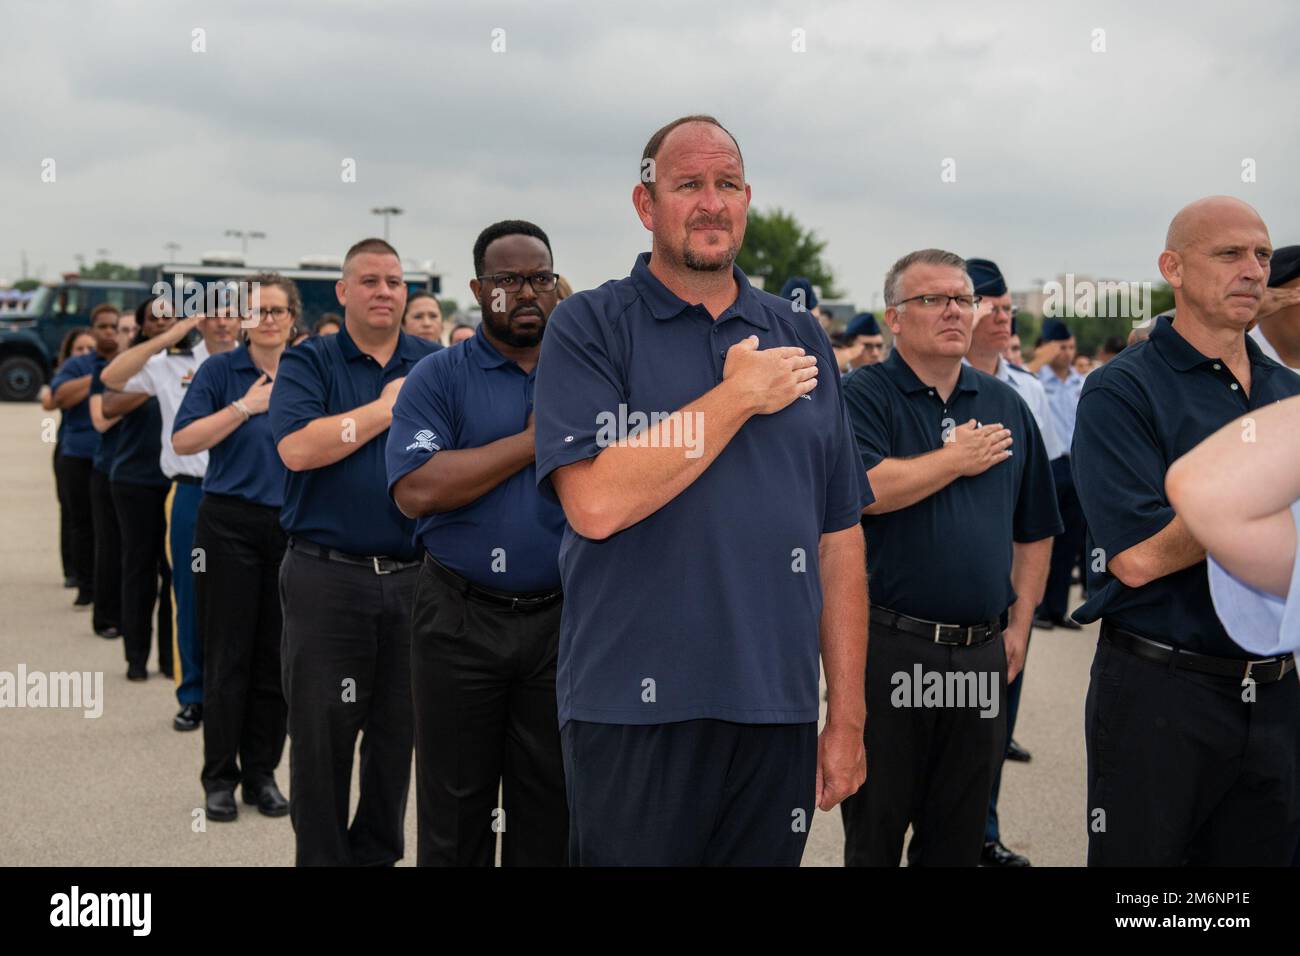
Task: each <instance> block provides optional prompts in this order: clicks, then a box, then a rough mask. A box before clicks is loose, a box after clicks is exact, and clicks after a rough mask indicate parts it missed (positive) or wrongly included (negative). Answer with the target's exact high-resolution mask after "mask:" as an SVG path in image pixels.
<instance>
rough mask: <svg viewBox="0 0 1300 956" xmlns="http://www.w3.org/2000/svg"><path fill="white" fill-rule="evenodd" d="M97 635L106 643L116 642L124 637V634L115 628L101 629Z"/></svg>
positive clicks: (97, 631)
mask: <svg viewBox="0 0 1300 956" xmlns="http://www.w3.org/2000/svg"><path fill="white" fill-rule="evenodd" d="M95 633H96V634H98V635H99V636H100V637H102V638H103V639H104V640H106V641H112V640H116V639H117V638H119V637H121V636H122V632H121V631H119V630H118V629H117V628H115V627H101V628H98V629H97V630H96V631H95Z"/></svg>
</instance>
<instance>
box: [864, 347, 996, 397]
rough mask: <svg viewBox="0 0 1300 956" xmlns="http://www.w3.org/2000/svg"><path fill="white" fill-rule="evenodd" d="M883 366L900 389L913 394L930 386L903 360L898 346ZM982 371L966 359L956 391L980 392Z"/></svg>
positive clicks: (958, 375) (959, 375)
mask: <svg viewBox="0 0 1300 956" xmlns="http://www.w3.org/2000/svg"><path fill="white" fill-rule="evenodd" d="M880 364H881V368H883V369H884V370H885V374H886V375H888V376H889V377H890V378H891V379H892V380H893V382H894V384H895V385H897V386H898V389H899V391H901V392H903V393H904V394H907V395H911V394H914V393H916V392H928V391H930V390H931V389H930V386H929V385H926V384H925V382H923V381H921V380H920V379H919V378H917V377H916V373H915V372H913V371H912V367H911V366H910V365H908V364H907V362H905V361H904V360H903V356H902V354H901V353H900V352H899V351H898V348H897V346H895V348H894V349H893V350H892V351H891V352H890V353H889V358H887V359H885V360H884V361H883V362H882V363H880ZM979 376H980V373H979V372H977V371H976V370H975V369H974V368H973V367H972V366H971V364H970V363H969V362H967V361H966V360H965V359H963V360H962V363H961V371H960V372H959V373H958V374H957V387H956V388H955V389H953V392H954V394H955V393H956V392H978V391H979V390H980V382H979Z"/></svg>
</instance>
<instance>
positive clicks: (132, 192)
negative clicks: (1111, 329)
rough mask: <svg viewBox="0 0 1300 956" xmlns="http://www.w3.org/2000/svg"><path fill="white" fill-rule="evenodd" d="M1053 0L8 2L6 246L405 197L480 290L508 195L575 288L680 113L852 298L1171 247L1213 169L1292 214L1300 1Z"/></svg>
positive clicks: (36, 246) (1147, 273) (64, 245)
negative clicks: (796, 228)
mask: <svg viewBox="0 0 1300 956" xmlns="http://www.w3.org/2000/svg"><path fill="white" fill-rule="evenodd" d="M1057 6H1058V5H1057V4H1044V3H1031V2H1024V3H1013V2H996V0H993V2H985V3H982V4H972V3H962V2H955V3H932V4H906V5H904V4H900V3H888V4H886V3H876V4H870V5H864V4H862V3H860V2H845V3H784V2H765V0H749V2H734V3H733V2H718V0H690V2H676V0H655V2H652V3H622V2H618V3H613V2H609V0H603V2H602V0H592V2H574V3H537V2H533V3H493V2H486V0H475V2H473V3H457V4H450V3H441V2H435V3H429V2H412V3H396V2H381V0H346V2H345V0H302V2H298V0H274V2H267V0H262V2H246V0H222V2H215V0H214V2H184V0H181V2H176V0H168V2H166V3H162V2H158V3H152V2H150V3H146V2H134V3H132V2H115V0H95V2H94V3H90V2H77V3H71V2H54V0H6V2H5V5H4V10H3V13H2V14H0V63H2V64H3V71H4V79H3V82H0V116H2V117H3V121H4V122H3V132H2V133H0V224H2V226H3V228H2V229H0V276H3V277H6V278H9V279H14V278H17V277H18V275H19V268H20V255H21V251H22V250H26V252H27V257H28V261H29V263H30V267H31V269H32V271H33V272H35V271H36V270H37V269H39V268H41V267H42V266H43V267H44V271H45V276H46V277H52V276H53V275H55V274H56V273H57V272H59V271H61V270H65V269H71V268H75V260H74V255H75V254H77V253H82V254H84V255H85V256H86V257H87V259H88V260H91V261H93V260H94V259H95V258H97V257H96V254H95V253H96V250H97V249H101V248H103V249H108V250H110V256H109V257H110V258H112V259H114V260H117V261H124V262H127V263H130V264H132V265H137V264H139V263H141V262H156V261H161V260H164V259H165V258H166V256H167V253H166V252H165V251H164V249H163V244H164V243H165V242H168V241H175V242H179V243H180V244H181V247H182V248H181V251H180V253H179V257H178V258H179V259H180V260H181V261H193V260H195V259H197V258H198V256H199V255H201V254H202V253H203V252H205V251H208V250H215V249H231V248H234V249H238V241H237V240H233V239H227V238H224V237H223V233H224V231H225V230H226V229H230V228H242V229H260V230H263V231H265V232H266V233H268V236H269V238H268V239H266V240H260V241H255V242H254V243H253V245H252V247H251V249H250V256H249V258H250V260H252V261H253V262H254V263H255V264H258V265H276V266H286V265H292V264H295V263H296V262H297V261H298V259H299V258H300V257H302V256H304V255H312V254H325V255H335V256H339V255H342V253H343V252H344V251H345V250H346V248H347V247H348V245H349V244H351V243H352V242H353V241H355V240H357V239H359V238H362V237H363V236H365V235H369V234H376V233H379V232H380V231H381V230H382V224H381V222H380V220H379V219H378V217H375V216H372V215H370V213H369V210H370V209H371V208H372V207H374V206H378V205H388V204H394V205H397V206H400V207H403V208H404V209H405V210H406V214H405V215H404V216H401V217H399V218H397V219H395V220H394V222H393V227H392V240H393V242H394V244H395V245H396V246H397V247H398V249H399V251H401V253H402V254H403V256H404V257H407V258H410V259H418V260H428V259H432V260H433V261H434V263H435V266H436V268H437V269H438V270H439V271H440V272H441V273H442V275H443V277H444V289H445V290H446V291H447V292H448V293H449V294H451V295H452V296H454V297H456V298H458V299H460V300H461V302H462V303H463V302H465V300H466V299H467V298H468V290H467V288H466V283H467V281H468V279H469V276H470V274H471V272H472V268H471V266H472V262H471V255H470V250H471V247H472V245H473V241H474V238H475V236H476V235H477V234H478V232H479V230H481V229H482V227H483V226H485V225H487V224H489V223H491V222H493V221H495V220H498V219H504V218H523V219H531V220H533V221H534V222H536V223H537V224H539V225H540V226H542V228H544V229H545V230H546V231H547V232H548V233H549V235H550V237H551V242H552V245H553V247H554V251H555V262H556V267H557V269H558V270H559V271H561V272H563V273H564V274H565V275H567V276H569V277H570V278H571V279H572V281H573V282H574V285H575V287H577V288H587V287H591V286H594V285H597V284H599V283H601V282H603V281H605V280H606V279H609V278H615V277H618V276H622V275H626V274H627V272H628V270H629V268H630V267H631V265H632V261H633V259H634V257H635V255H636V254H637V253H638V252H640V251H642V250H645V249H647V248H648V247H649V234H648V233H646V232H645V231H644V230H643V228H642V227H641V225H640V223H639V222H638V221H637V219H636V217H635V215H634V214H633V211H632V208H631V201H630V194H631V190H632V187H633V185H634V184H635V182H636V177H637V173H638V162H639V159H640V154H641V149H642V147H643V146H644V144H645V141H646V139H647V138H648V137H649V134H650V133H651V132H653V131H654V130H655V129H656V128H657V127H658V126H660V125H662V124H663V123H664V122H666V121H668V120H670V119H672V118H674V117H675V116H678V115H681V114H684V113H690V112H707V113H713V114H714V115H716V116H717V117H718V118H719V119H720V120H721V121H722V122H723V123H724V124H726V125H727V126H728V127H729V128H730V129H731V131H732V132H733V133H734V134H735V136H736V137H737V139H738V140H739V141H740V144H741V147H742V149H743V150H744V155H745V160H746V175H747V178H748V180H749V182H750V184H751V185H752V187H753V201H754V204H755V205H756V206H757V207H759V208H768V207H771V206H781V207H784V208H786V209H787V210H790V211H791V212H793V213H794V214H795V215H796V216H797V217H798V219H799V220H800V221H801V222H802V223H804V224H805V225H806V226H809V227H811V228H813V229H815V230H816V232H817V233H818V234H819V236H821V237H822V238H824V239H826V240H827V241H828V246H827V251H826V254H827V258H828V260H829V262H830V264H831V266H832V268H833V270H834V273H835V275H836V277H837V280H838V282H839V284H840V285H841V286H842V287H843V288H844V289H846V290H847V291H848V293H849V294H850V297H851V298H852V299H854V300H855V301H857V302H858V304H859V305H869V304H871V303H872V302H873V299H874V297H875V296H877V295H878V293H879V290H880V287H881V283H882V279H883V276H884V272H885V270H886V269H887V268H888V266H889V265H890V263H891V262H892V261H893V260H894V259H896V258H897V257H898V256H899V255H901V254H903V253H905V252H907V251H909V250H911V249H915V248H919V247H922V246H941V247H945V248H950V249H952V250H953V251H955V252H958V253H960V254H962V255H966V256H983V257H987V258H992V259H995V260H996V261H998V262H999V264H1000V265H1001V266H1002V270H1003V272H1004V273H1005V274H1006V276H1007V278H1008V281H1009V283H1010V284H1011V286H1012V287H1013V288H1017V289H1023V288H1029V287H1031V286H1032V285H1033V284H1034V282H1035V280H1041V279H1049V278H1052V277H1054V276H1055V275H1057V274H1058V273H1062V272H1076V273H1080V274H1086V275H1095V276H1106V277H1112V278H1123V279H1134V280H1140V279H1153V278H1157V277H1158V272H1157V270H1156V265H1155V260H1156V256H1157V255H1158V254H1159V252H1160V249H1161V248H1162V243H1163V238H1164V230H1165V227H1166V226H1167V224H1168V221H1169V219H1170V217H1171V216H1172V214H1173V213H1174V212H1175V211H1176V210H1177V209H1178V208H1179V207H1180V206H1182V205H1183V204H1185V203H1187V202H1189V201H1190V200H1192V199H1195V198H1198V197H1200V196H1204V195H1208V194H1213V193H1228V194H1231V195H1235V196H1239V197H1241V198H1243V199H1246V200H1247V201H1248V202H1251V203H1252V204H1254V205H1255V207H1256V208H1257V209H1259V210H1260V212H1261V213H1262V215H1263V217H1264V219H1265V222H1266V223H1267V224H1268V226H1269V228H1270V231H1271V234H1272V237H1273V241H1274V243H1275V244H1277V245H1284V244H1290V243H1296V242H1300V186H1297V173H1300V162H1298V161H1297V159H1298V156H1297V152H1298V144H1300V130H1298V129H1297V126H1298V124H1300V120H1298V119H1297V116H1298V113H1300V111H1297V109H1296V106H1295V92H1296V90H1297V89H1300V57H1297V55H1296V49H1297V45H1298V40H1300V13H1298V12H1297V11H1298V10H1300V7H1297V5H1296V4H1294V3H1288V2H1282V0H1277V2H1269V3H1240V2H1239V3H1233V4H1229V3H1225V2H1215V3H1195V2H1160V3H1143V4H1140V5H1138V4H1132V3H1087V4H1074V5H1072V6H1073V7H1074V12H1071V11H1069V10H1058V9H1056V8H1057ZM1135 7H1138V9H1135ZM196 28H202V29H203V30H204V31H205V32H206V47H207V51H206V52H205V53H195V52H192V49H191V47H192V44H193V42H194V41H193V39H192V36H193V33H192V31H194V30H195V29H196ZM498 28H499V29H501V30H504V31H505V33H504V41H505V47H506V49H505V52H502V53H494V52H493V51H492V43H493V30H495V29H498ZM1097 29H1101V30H1104V31H1105V34H1104V42H1105V47H1106V49H1105V52H1104V53H1094V52H1092V47H1093V45H1094V43H1095V40H1094V30H1097ZM795 30H802V31H805V33H804V37H805V44H806V52H802V53H799V52H794V51H793V50H792V45H793V44H794V43H795V42H796V41H795V39H794V35H793V31H795ZM46 158H53V159H54V160H55V171H56V177H57V178H56V181H55V182H54V183H42V181H41V172H42V162H43V160H45V159H46ZM346 158H351V159H354V160H355V161H356V182H354V183H344V182H342V181H341V176H340V172H341V169H342V163H343V161H344V159H346ZM946 158H952V159H953V160H955V164H956V167H955V168H956V182H942V181H941V171H942V163H943V162H944V160H945V159H946ZM1244 159H1252V160H1254V162H1255V168H1256V181H1255V182H1253V183H1243V182H1242V162H1243V160H1244Z"/></svg>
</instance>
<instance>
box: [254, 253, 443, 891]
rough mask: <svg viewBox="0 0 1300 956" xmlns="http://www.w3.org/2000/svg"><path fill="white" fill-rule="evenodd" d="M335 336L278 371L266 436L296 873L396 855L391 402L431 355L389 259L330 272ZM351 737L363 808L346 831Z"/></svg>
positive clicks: (402, 550) (400, 544)
mask: <svg viewBox="0 0 1300 956" xmlns="http://www.w3.org/2000/svg"><path fill="white" fill-rule="evenodd" d="M335 293H336V295H337V296H338V300H339V304H340V305H342V306H343V310H344V315H343V327H342V328H340V329H339V331H338V334H337V335H320V336H316V337H315V338H312V339H309V340H308V341H306V342H304V343H303V344H302V345H300V346H298V347H297V348H293V349H289V350H287V351H286V352H285V353H284V356H283V357H282V358H281V360H280V368H279V371H278V373H277V374H276V379H275V388H274V389H273V390H272V392H271V409H270V414H271V429H272V432H273V434H274V435H275V440H276V443H277V448H278V450H279V453H280V458H281V459H282V460H283V461H284V464H285V466H286V467H287V468H288V469H289V476H288V479H287V481H286V484H285V493H284V507H283V509H282V510H281V512H280V523H281V525H282V526H283V527H284V530H285V531H286V532H288V534H289V547H288V550H287V551H286V552H285V555H284V563H283V565H282V566H281V569H280V600H281V603H282V605H283V608H284V646H283V657H282V661H281V665H282V668H283V676H284V693H285V699H286V700H287V701H288V704H289V737H290V739H291V741H292V748H291V749H290V752H289V780H290V787H291V789H290V794H289V801H290V802H289V806H290V810H289V813H290V816H291V818H292V820H293V828H294V833H295V835H296V839H297V849H296V859H297V862H298V865H300V866H312V865H315V866H346V865H358V866H363V865H372V866H383V865H388V864H392V863H396V862H397V861H398V860H400V859H401V858H402V854H403V852H404V836H405V831H404V820H405V816H406V798H407V792H408V790H409V789H410V780H411V748H412V734H413V730H412V711H411V601H412V598H413V596H414V592H415V578H416V569H417V568H418V567H419V565H420V562H419V550H418V548H417V547H416V544H415V522H414V521H412V520H411V519H410V518H407V517H406V516H405V515H403V514H402V513H401V512H400V511H398V509H397V506H396V505H394V504H393V503H392V501H390V500H389V498H388V495H387V494H386V493H385V491H384V489H385V488H386V486H387V481H386V473H385V467H384V443H385V441H386V439H387V434H388V427H389V424H390V423H391V421H392V416H393V403H394V402H395V401H396V400H397V393H398V390H399V389H400V388H401V387H402V381H403V380H404V379H405V377H406V375H407V374H408V373H409V372H410V371H411V369H412V368H414V367H415V363H416V362H418V361H419V360H420V359H422V358H424V356H426V355H428V354H429V353H430V352H432V351H433V350H434V345H433V343H432V342H427V341H425V340H424V339H418V338H415V337H414V336H410V335H406V334H405V333H404V332H402V327H401V325H402V311H403V309H404V308H405V306H406V282H405V280H404V278H403V275H402V261H401V259H400V258H399V257H398V255H397V250H395V249H394V248H393V247H392V246H390V245H389V244H388V243H387V242H385V241H384V240H382V239H363V240H362V241H361V242H358V243H357V244H356V245H354V246H353V247H352V248H351V249H349V250H348V254H347V256H346V257H345V258H344V260H343V277H342V279H340V280H339V282H338V285H337V287H336V290H335ZM358 733H361V734H362V738H361V788H360V789H361V798H360V800H359V802H358V804H357V812H356V816H355V818H354V819H353V820H352V822H351V824H350V825H349V822H348V816H349V807H348V801H349V795H350V788H351V780H352V755H353V751H354V748H355V746H356V739H357V734H358Z"/></svg>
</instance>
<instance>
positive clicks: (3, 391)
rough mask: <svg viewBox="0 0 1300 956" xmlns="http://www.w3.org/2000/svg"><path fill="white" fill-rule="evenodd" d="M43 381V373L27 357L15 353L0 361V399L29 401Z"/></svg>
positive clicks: (37, 365) (38, 366)
mask: <svg viewBox="0 0 1300 956" xmlns="http://www.w3.org/2000/svg"><path fill="white" fill-rule="evenodd" d="M44 382H45V373H44V372H43V371H42V370H41V367H40V365H39V364H37V363H36V362H33V361H32V360H31V359H29V358H26V357H24V356H22V355H15V356H12V357H10V358H7V359H4V360H3V361H0V401H6V402H30V401H31V400H32V399H34V398H35V397H36V395H37V393H38V392H40V390H41V385H42V384H44Z"/></svg>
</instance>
